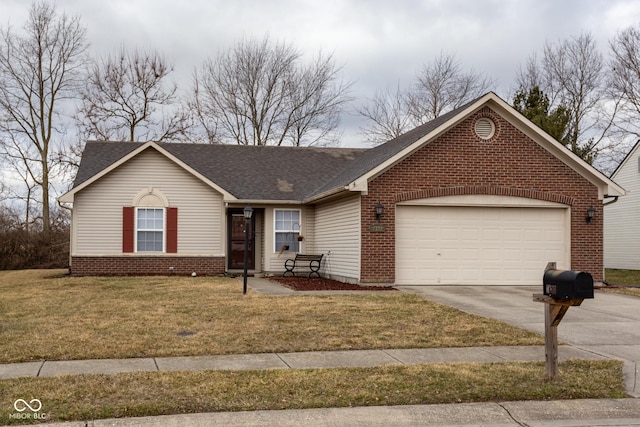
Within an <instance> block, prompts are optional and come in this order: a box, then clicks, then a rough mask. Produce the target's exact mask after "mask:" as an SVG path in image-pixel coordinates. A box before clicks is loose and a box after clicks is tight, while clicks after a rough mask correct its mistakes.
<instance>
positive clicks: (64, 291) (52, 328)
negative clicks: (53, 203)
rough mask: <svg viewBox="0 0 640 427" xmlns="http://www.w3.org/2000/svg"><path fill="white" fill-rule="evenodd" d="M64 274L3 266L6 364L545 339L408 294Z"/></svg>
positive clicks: (1, 344)
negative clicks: (287, 292) (271, 289)
mask: <svg viewBox="0 0 640 427" xmlns="http://www.w3.org/2000/svg"><path fill="white" fill-rule="evenodd" d="M62 273H63V271H62V270H58V271H51V270H49V271H9V272H7V271H4V272H0V295H1V296H2V297H1V299H0V334H1V335H2V340H0V363H7V362H24V361H32V360H42V359H47V360H66V359H102V358H129V357H150V356H185V355H206V354H210V355H215V354H234V353H236V354H242V353H264V352H294V351H311V350H348V349H378V348H420V347H469V346H487V345H542V344H543V343H544V341H543V338H542V337H541V336H539V335H537V334H534V333H532V332H528V331H524V330H522V329H519V328H516V327H514V326H510V325H507V324H505V323H502V322H498V321H495V320H492V319H486V318H482V317H478V316H474V315H470V314H466V313H463V312H461V311H458V310H456V309H454V308H450V307H447V306H444V305H440V304H436V303H433V302H430V301H427V300H426V299H424V298H422V297H420V296H417V295H413V294H407V293H404V292H393V291H391V292H379V293H375V294H371V293H366V294H365V293H363V294H356V295H353V294H350V295H292V296H270V295H261V294H258V293H256V292H253V291H250V292H249V293H248V294H247V295H244V296H243V295H242V283H241V282H240V281H238V280H235V279H229V278H219V277H196V278H192V277H170V278H168V277H119V278H109V277H66V276H63V275H62Z"/></svg>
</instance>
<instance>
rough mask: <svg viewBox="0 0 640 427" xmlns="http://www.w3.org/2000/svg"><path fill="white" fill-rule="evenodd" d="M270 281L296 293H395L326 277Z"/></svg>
mask: <svg viewBox="0 0 640 427" xmlns="http://www.w3.org/2000/svg"><path fill="white" fill-rule="evenodd" d="M269 280H272V281H274V282H278V283H280V284H281V285H283V286H285V287H287V288H290V289H293V290H295V291H395V290H396V288H394V287H393V286H360V285H354V284H351V283H342V282H338V281H337V280H331V279H325V278H324V277H320V278H318V277H292V276H287V277H281V276H273V277H270V278H269Z"/></svg>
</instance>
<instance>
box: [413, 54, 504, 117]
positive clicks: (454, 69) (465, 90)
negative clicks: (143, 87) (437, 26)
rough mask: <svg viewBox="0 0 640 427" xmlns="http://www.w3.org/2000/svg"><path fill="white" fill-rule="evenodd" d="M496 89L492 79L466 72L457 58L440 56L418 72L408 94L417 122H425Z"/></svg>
mask: <svg viewBox="0 0 640 427" xmlns="http://www.w3.org/2000/svg"><path fill="white" fill-rule="evenodd" d="M493 86H495V83H494V82H493V80H491V79H490V78H488V77H486V76H484V75H482V74H479V73H477V72H475V71H473V70H470V71H468V72H465V71H464V70H463V69H462V66H461V65H460V62H459V61H458V60H457V59H456V57H455V55H452V54H444V53H441V54H440V56H438V57H437V58H436V59H435V60H434V61H433V62H431V63H429V64H427V65H425V66H424V67H423V68H422V70H421V71H420V72H419V73H418V77H417V82H416V84H415V87H414V89H413V91H412V92H410V93H409V95H408V99H409V105H410V114H411V115H412V116H413V118H414V121H415V122H416V123H420V124H422V123H426V122H428V121H431V120H433V119H435V118H436V117H439V116H440V115H442V113H446V112H447V111H450V110H453V109H455V108H457V107H460V106H462V105H464V104H466V103H467V102H469V101H471V100H473V99H475V98H477V97H479V96H481V95H484V94H485V93H486V92H488V91H489V90H491V89H492V88H493Z"/></svg>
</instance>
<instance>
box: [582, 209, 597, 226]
mask: <svg viewBox="0 0 640 427" xmlns="http://www.w3.org/2000/svg"><path fill="white" fill-rule="evenodd" d="M595 213H596V210H595V208H594V207H593V206H591V207H590V208H589V209H587V217H586V218H585V220H586V221H587V224H588V223H590V222H591V220H592V219H593V216H594V215H595Z"/></svg>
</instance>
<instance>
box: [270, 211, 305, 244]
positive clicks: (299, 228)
mask: <svg viewBox="0 0 640 427" xmlns="http://www.w3.org/2000/svg"><path fill="white" fill-rule="evenodd" d="M277 212H298V222H295V223H292V227H293V226H294V225H295V224H297V225H298V229H297V230H296V229H294V228H292V229H290V230H278V229H277V228H276V221H277ZM301 223H302V209H281V208H274V209H273V248H274V252H275V253H278V252H280V251H281V248H278V247H277V246H276V245H277V243H276V241H277V239H276V235H277V234H278V233H280V234H286V233H292V234H293V235H294V243H295V244H296V245H297V247H296V250H295V251H293V250H291V248H289V250H288V251H283V252H289V253H300V250H301V243H300V241H298V240H297V238H296V237H295V236H296V234H297V235H299V236H301V235H302V224H301Z"/></svg>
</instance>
